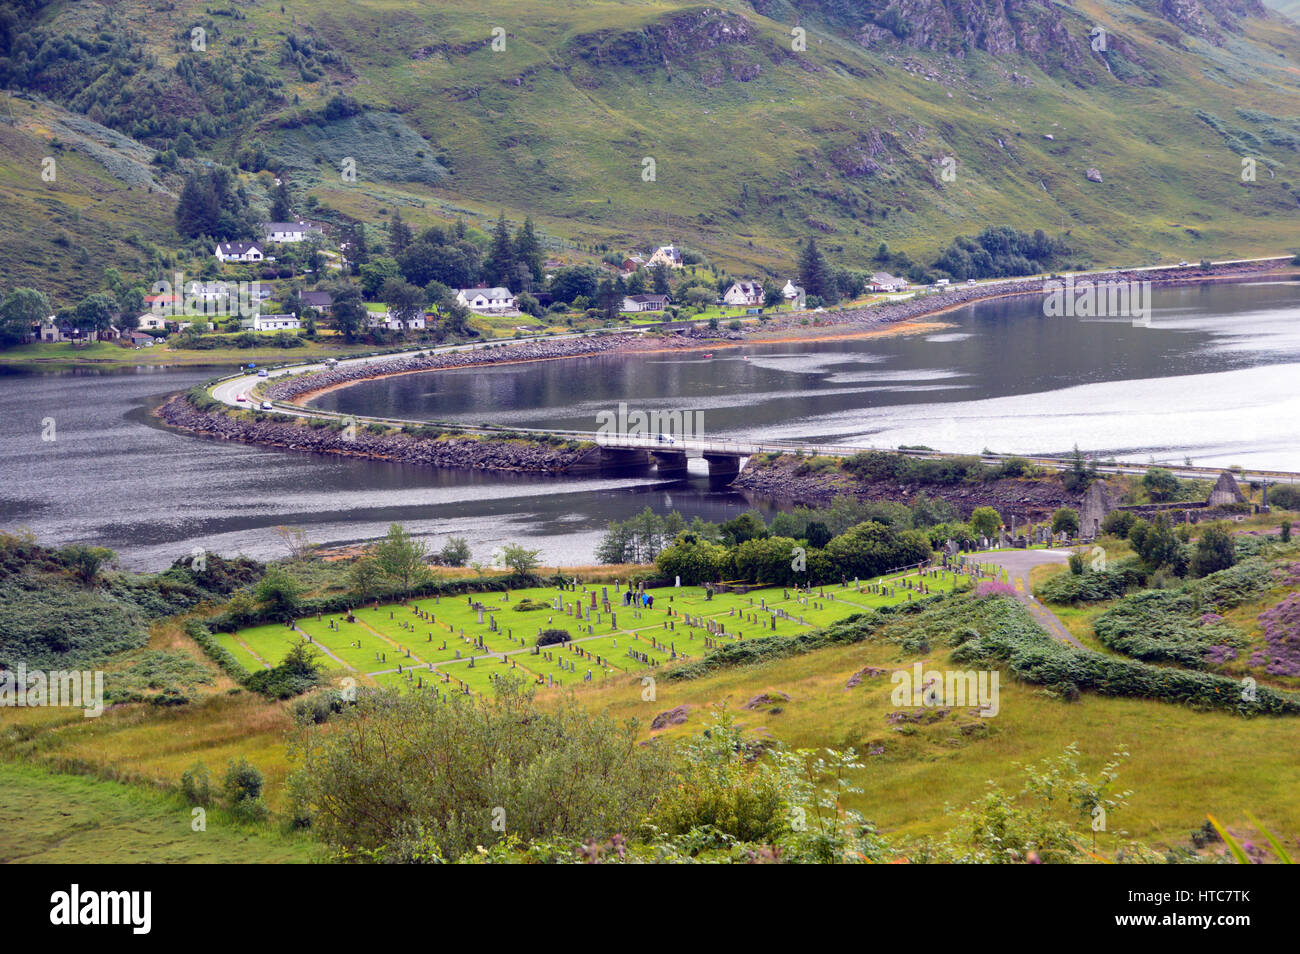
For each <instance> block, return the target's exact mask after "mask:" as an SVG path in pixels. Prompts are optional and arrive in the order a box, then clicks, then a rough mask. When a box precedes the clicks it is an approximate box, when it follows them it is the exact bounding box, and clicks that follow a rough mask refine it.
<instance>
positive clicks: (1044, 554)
mask: <svg viewBox="0 0 1300 954" xmlns="http://www.w3.org/2000/svg"><path fill="white" fill-rule="evenodd" d="M1069 558H1070V551H1069V550H996V551H994V552H992V553H981V554H979V560H980V562H981V563H995V564H997V565H998V566H1000V567H1002V568H1003V569H1005V570H1006V571H1007V576H1008V577H1010V578H1011V583H1012V585H1013V586H1014V587H1015V588H1016V599H1018V600H1020V602H1022V603H1024V604H1025V606H1026V607H1027V608H1028V609H1029V612H1030V615H1032V616H1033V617H1034V619H1035V620H1036V621H1037V622H1038V624H1039V625H1040V626H1042V627H1043V628H1044V629H1046V630H1047V631H1048V632H1049V633H1051V634H1052V635H1053V636H1055V637H1056V638H1057V639H1059V640H1060V641H1061V642H1063V643H1069V644H1070V645H1071V646H1075V647H1077V648H1079V649H1083V648H1084V647H1083V643H1081V642H1079V641H1078V640H1077V639H1075V638H1074V636H1073V635H1072V634H1071V633H1070V631H1069V630H1068V629H1066V628H1065V624H1064V623H1062V622H1061V621H1060V620H1059V619H1057V617H1056V614H1055V613H1053V612H1052V611H1051V610H1049V609H1048V608H1047V607H1045V606H1044V605H1043V604H1042V603H1040V602H1038V600H1036V599H1034V594H1033V590H1031V589H1030V588H1029V574H1030V572H1031V571H1032V570H1033V569H1034V567H1036V566H1044V565H1046V564H1050V563H1065V562H1066V561H1067V560H1069Z"/></svg>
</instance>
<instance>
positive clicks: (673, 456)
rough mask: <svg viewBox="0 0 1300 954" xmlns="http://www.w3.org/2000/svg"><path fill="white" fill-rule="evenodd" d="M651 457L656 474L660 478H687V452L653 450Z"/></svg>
mask: <svg viewBox="0 0 1300 954" xmlns="http://www.w3.org/2000/svg"><path fill="white" fill-rule="evenodd" d="M650 457H651V459H653V460H654V462H655V473H657V474H658V475H659V476H660V477H685V476H686V451H682V450H652V451H651V452H650Z"/></svg>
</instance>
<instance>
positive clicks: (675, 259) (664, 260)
mask: <svg viewBox="0 0 1300 954" xmlns="http://www.w3.org/2000/svg"><path fill="white" fill-rule="evenodd" d="M646 265H647V266H648V267H650V268H654V267H655V266H656V265H667V266H668V267H669V268H681V267H682V253H681V250H680V249H677V248H675V247H674V246H672V245H660V246H659V247H658V248H657V249H655V251H654V254H653V255H651V256H650V261H648V262H646Z"/></svg>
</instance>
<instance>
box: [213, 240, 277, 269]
mask: <svg viewBox="0 0 1300 954" xmlns="http://www.w3.org/2000/svg"><path fill="white" fill-rule="evenodd" d="M215 254H216V256H217V261H219V262H222V263H223V264H224V263H225V262H260V261H262V260H263V259H264V258H266V253H265V252H263V251H262V247H261V245H259V244H258V243H257V242H218V243H217V250H216V253H215Z"/></svg>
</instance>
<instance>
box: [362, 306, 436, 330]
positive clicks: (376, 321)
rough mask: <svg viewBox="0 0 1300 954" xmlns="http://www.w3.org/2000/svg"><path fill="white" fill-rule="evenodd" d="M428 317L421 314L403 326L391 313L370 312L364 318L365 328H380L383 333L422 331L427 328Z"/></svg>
mask: <svg viewBox="0 0 1300 954" xmlns="http://www.w3.org/2000/svg"><path fill="white" fill-rule="evenodd" d="M429 317H430V316H429V315H427V314H424V313H421V314H419V315H417V316H416V317H414V318H412V319H411V320H410V321H408V322H407V323H406V325H405V326H403V325H402V323H401V322H400V321H399V320H398V319H397V318H395V317H393V314H392V313H391V312H387V311H384V312H379V311H372V312H370V313H369V314H368V315H367V316H366V327H368V328H382V329H383V330H384V331H423V330H424V329H425V328H426V327H428V321H429Z"/></svg>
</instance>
